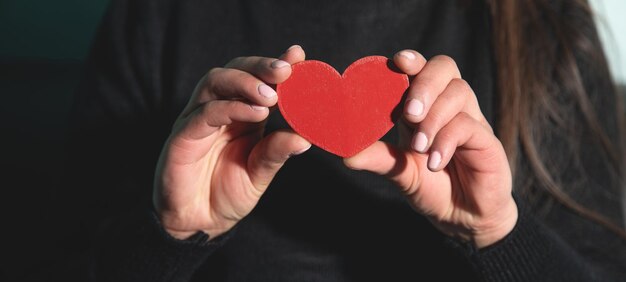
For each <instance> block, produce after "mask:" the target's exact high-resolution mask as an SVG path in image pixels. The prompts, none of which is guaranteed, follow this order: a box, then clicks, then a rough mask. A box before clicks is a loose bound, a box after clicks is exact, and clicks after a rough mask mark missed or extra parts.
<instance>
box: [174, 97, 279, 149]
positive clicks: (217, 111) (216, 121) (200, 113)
mask: <svg viewBox="0 0 626 282" xmlns="http://www.w3.org/2000/svg"><path fill="white" fill-rule="evenodd" d="M268 114H269V109H268V108H267V107H262V106H257V105H250V104H246V103H244V102H242V101H235V100H214V101H210V102H207V103H205V104H204V105H203V106H201V107H199V108H197V109H196V110H195V111H194V112H193V113H191V114H190V115H189V116H188V117H187V118H185V119H182V120H181V122H180V123H181V125H180V126H175V127H176V128H175V130H176V131H178V133H177V134H179V135H180V136H181V137H183V138H186V139H190V140H197V139H202V138H205V137H207V136H209V135H211V134H213V133H214V132H215V131H217V130H218V129H219V127H220V126H223V125H229V124H232V123H233V122H253V123H256V122H261V121H263V120H265V119H266V118H267V116H268Z"/></svg>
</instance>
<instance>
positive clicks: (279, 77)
mask: <svg viewBox="0 0 626 282" xmlns="http://www.w3.org/2000/svg"><path fill="white" fill-rule="evenodd" d="M224 67H225V68H231V69H238V70H240V71H244V72H247V73H250V74H252V75H254V76H256V77H258V78H259V79H261V80H262V81H264V82H265V83H269V84H277V83H281V82H283V81H285V80H286V79H287V78H288V77H289V75H291V64H289V63H288V62H286V61H283V60H280V59H274V58H266V57H256V56H253V57H238V58H235V59H233V60H232V61H230V62H229V63H228V64H226V66H224Z"/></svg>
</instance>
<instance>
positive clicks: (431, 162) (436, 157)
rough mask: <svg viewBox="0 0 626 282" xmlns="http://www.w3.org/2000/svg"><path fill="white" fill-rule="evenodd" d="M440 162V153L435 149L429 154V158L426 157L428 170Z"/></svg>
mask: <svg viewBox="0 0 626 282" xmlns="http://www.w3.org/2000/svg"><path fill="white" fill-rule="evenodd" d="M440 164H441V154H440V153H439V152H437V151H435V152H432V153H431V154H430V158H429V159H428V168H429V169H430V170H435V169H437V168H438V167H439V165H440Z"/></svg>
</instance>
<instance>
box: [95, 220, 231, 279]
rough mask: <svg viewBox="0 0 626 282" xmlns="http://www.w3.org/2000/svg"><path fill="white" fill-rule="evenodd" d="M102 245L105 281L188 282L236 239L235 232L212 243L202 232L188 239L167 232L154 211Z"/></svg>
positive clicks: (100, 270)
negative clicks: (211, 257) (225, 244)
mask: <svg viewBox="0 0 626 282" xmlns="http://www.w3.org/2000/svg"><path fill="white" fill-rule="evenodd" d="M113 229H114V230H112V231H113V232H110V233H109V235H108V236H106V237H108V238H102V239H104V240H105V241H108V242H106V243H105V242H102V243H103V244H102V245H101V246H102V247H103V248H101V249H100V252H99V253H100V254H99V255H98V257H99V259H98V260H99V262H98V263H97V264H96V266H95V267H96V269H97V273H99V276H101V277H106V278H107V279H104V280H105V281H187V280H185V279H187V278H190V277H191V276H192V275H193V273H194V272H195V271H196V269H197V268H198V267H199V266H200V265H201V264H202V263H203V262H204V261H205V260H206V258H207V257H208V256H209V255H211V254H212V253H213V252H215V251H216V250H217V249H218V248H219V247H220V246H222V245H223V244H224V243H225V242H226V241H227V240H228V238H230V237H231V236H232V233H233V230H231V231H229V232H226V233H224V234H222V235H220V236H219V237H216V238H214V239H212V240H210V241H209V240H208V239H209V236H208V235H207V234H205V233H204V232H198V233H196V234H194V235H193V236H191V237H190V238H188V239H186V240H179V239H176V238H174V237H172V236H171V235H169V233H167V231H165V229H164V228H163V227H162V225H161V224H160V221H159V219H158V217H157V215H156V214H155V213H154V212H153V211H143V212H141V213H140V214H139V216H137V217H135V219H134V220H130V221H127V222H125V223H124V224H122V225H121V226H119V225H118V226H117V228H113Z"/></svg>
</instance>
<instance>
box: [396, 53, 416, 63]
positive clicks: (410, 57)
mask: <svg viewBox="0 0 626 282" xmlns="http://www.w3.org/2000/svg"><path fill="white" fill-rule="evenodd" d="M398 55H400V56H402V57H405V58H407V59H409V60H411V61H412V60H415V54H413V53H412V52H409V51H402V52H400V53H398Z"/></svg>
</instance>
